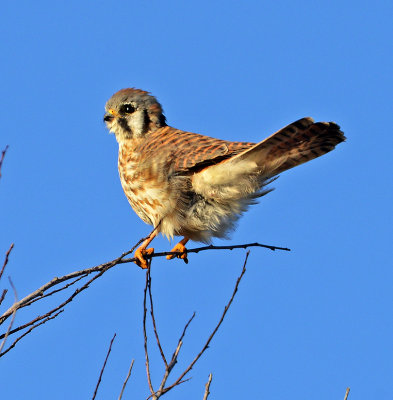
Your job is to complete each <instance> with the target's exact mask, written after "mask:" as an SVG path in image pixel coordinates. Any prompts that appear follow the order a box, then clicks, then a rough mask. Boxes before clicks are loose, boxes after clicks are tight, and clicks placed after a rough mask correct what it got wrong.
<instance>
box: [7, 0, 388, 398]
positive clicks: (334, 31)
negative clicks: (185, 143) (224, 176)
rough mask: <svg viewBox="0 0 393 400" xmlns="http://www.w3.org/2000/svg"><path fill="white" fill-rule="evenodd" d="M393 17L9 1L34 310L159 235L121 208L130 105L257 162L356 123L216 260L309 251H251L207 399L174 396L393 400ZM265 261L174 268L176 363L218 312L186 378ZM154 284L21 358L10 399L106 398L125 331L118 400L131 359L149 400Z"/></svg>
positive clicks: (100, 306) (326, 6) (25, 255)
mask: <svg viewBox="0 0 393 400" xmlns="http://www.w3.org/2000/svg"><path fill="white" fill-rule="evenodd" d="M392 11H393V6H392V3H391V2H388V1H374V2H371V1H356V2H355V1H330V2H318V1H300V2H291V1H276V2H263V1H262V2H261V1H244V2H238V1H228V0H227V1H225V2H224V1H215V2H211V1H205V0H201V1H198V2H193V1H188V2H180V1H172V0H169V1H165V2H160V1H157V0H152V1H130V0H129V1H119V2H103V1H94V2H93V1H84V2H80V1H74V0H70V1H67V2H49V1H36V2H34V4H33V3H31V2H28V1H25V0H22V1H19V2H7V3H5V4H4V5H3V6H2V12H1V16H0V20H1V23H0V33H1V37H2V40H1V43H0V51H1V55H2V62H1V64H0V76H1V89H0V90H1V96H0V113H1V120H2V122H3V129H2V133H1V136H0V139H1V140H0V148H3V147H5V145H6V144H8V145H9V146H10V147H9V151H8V153H7V155H6V159H5V161H4V165H3V169H2V175H3V176H2V178H1V180H0V190H1V194H0V209H1V216H0V219H1V229H0V254H5V252H6V250H7V249H8V247H9V245H10V243H11V242H15V249H14V251H13V253H12V255H11V258H10V263H9V265H8V267H7V271H6V275H10V276H11V277H12V280H13V282H14V284H15V286H16V288H17V290H18V294H19V297H23V296H24V295H26V294H28V293H30V292H32V291H33V290H35V289H36V288H38V287H39V286H41V285H42V284H44V283H45V282H47V281H49V280H50V279H52V278H53V277H55V276H61V275H64V274H66V273H69V272H71V271H74V270H78V269H82V268H86V267H90V266H93V265H96V264H100V263H102V262H104V261H107V260H111V259H113V258H115V257H117V256H118V255H120V254H121V253H122V252H123V251H125V250H127V249H129V248H130V247H131V246H132V245H133V244H134V243H135V242H136V241H137V240H138V239H139V238H140V237H142V236H145V235H146V234H147V233H148V232H149V229H150V228H149V227H148V226H146V225H145V224H144V223H143V222H142V221H141V220H139V219H138V217H137V216H136V215H135V214H134V213H133V211H132V209H131V208H130V206H129V205H128V203H127V200H126V198H125V196H124V194H123V192H122V189H121V186H120V182H119V178H118V175H117V144H116V141H115V138H114V137H113V136H112V135H109V134H108V133H107V131H106V129H105V126H104V124H103V123H102V117H103V113H104V104H105V102H106V100H107V99H108V98H109V97H110V96H111V95H112V94H113V93H114V92H115V91H117V90H118V89H121V88H123V87H138V88H142V89H145V90H149V91H151V92H152V93H153V94H154V95H155V96H157V97H158V99H159V101H160V102H161V103H162V104H163V107H164V110H165V114H166V116H167V120H168V123H169V124H171V125H172V126H175V127H176V128H179V129H185V130H189V131H193V132H198V133H203V134H206V135H210V136H215V137H219V138H223V139H228V140H245V141H255V142H256V141H259V140H262V139H263V138H264V137H266V136H267V135H269V134H271V133H272V132H274V131H276V130H278V129H279V128H281V127H282V126H284V125H286V124H288V123H290V122H292V121H294V120H296V119H298V118H300V117H303V116H312V117H314V118H315V119H317V120H322V121H326V120H327V121H330V120H332V121H336V122H337V123H339V124H340V125H341V127H342V129H343V131H344V132H345V134H346V136H347V138H348V141H347V142H346V143H344V144H342V145H340V146H338V148H337V149H336V150H335V151H334V152H332V153H330V154H328V155H326V156H324V157H322V158H320V159H318V160H314V161H312V162H310V163H307V164H306V165H303V166H300V167H298V168H296V169H294V170H291V171H289V172H287V173H284V174H282V176H281V177H280V178H279V179H278V180H277V181H276V182H275V183H274V186H275V188H276V190H275V191H274V192H272V193H270V194H269V195H268V196H266V197H264V198H263V199H262V201H261V204H259V205H257V206H254V207H253V208H252V209H251V210H250V211H249V212H248V213H247V215H245V216H244V217H243V218H242V220H241V221H240V224H239V226H238V229H237V230H236V231H235V232H234V234H233V235H232V238H231V240H230V241H226V242H223V241H218V240H217V241H215V244H224V243H225V244H231V243H244V242H254V241H259V242H262V243H267V244H273V245H278V246H287V247H290V248H291V249H292V252H290V253H283V252H276V253H272V252H269V251H268V250H263V249H253V250H252V251H251V255H250V258H249V262H248V271H247V273H246V275H245V277H244V280H243V282H242V283H241V285H240V290H239V293H238V295H237V298H236V299H235V302H234V304H233V307H232V309H231V310H230V312H229V314H228V316H227V318H226V320H225V321H224V324H223V325H222V327H221V329H220V331H219V333H218V334H217V336H216V337H215V339H214V341H213V342H212V345H211V347H210V349H209V350H208V351H207V353H206V354H205V356H204V357H203V359H202V360H201V361H200V363H199V364H197V366H196V367H195V368H194V369H193V370H192V372H191V376H192V377H193V379H192V380H191V381H190V382H188V383H185V384H184V385H183V386H181V387H179V388H178V389H176V390H174V391H173V392H171V393H170V394H168V395H167V398H171V399H185V398H190V399H194V398H195V399H199V398H200V399H202V397H203V390H204V384H205V382H206V380H207V376H208V374H209V373H210V372H212V373H213V382H212V385H211V398H212V399H213V398H214V399H220V398H226V399H240V398H268V399H270V400H275V399H310V398H318V399H320V400H324V399H326V400H327V399H329V400H331V399H340V398H343V397H344V393H345V388H346V387H347V386H350V387H351V394H350V397H349V398H350V399H351V398H352V399H371V398H377V399H389V398H392V397H393V386H392V385H391V377H392V373H393V344H392V343H393V341H392V337H393V319H392V304H393V291H392V283H393V272H392V271H393V268H392V262H391V245H392V218H391V208H392V201H393V199H392V194H393V189H392V185H391V182H392V175H391V171H392V168H391V158H392V157H391V149H392V145H393V141H392V134H391V127H392V122H393V121H392V89H393V85H392V83H393V79H392V70H393V65H392V64H393V63H392V61H393V51H392V50H393V49H392V34H393V29H392V17H393V15H392V14H393V13H392ZM194 245H197V244H194V243H193V244H191V245H190V246H191V247H194ZM170 246H171V244H169V243H168V242H167V241H166V240H164V239H162V238H160V239H157V240H156V241H155V242H154V247H155V248H156V249H157V250H168V249H170ZM244 256H245V252H244V251H243V250H236V251H233V252H206V253H201V254H199V255H197V256H195V255H191V256H190V257H189V260H190V263H189V264H188V265H187V266H186V265H185V264H183V263H182V262H180V261H178V260H176V261H172V262H168V261H166V260H156V261H155V262H154V265H153V271H152V275H153V291H154V295H155V299H156V300H155V308H156V312H157V322H158V325H159V330H160V332H161V333H162V338H163V345H164V349H165V350H166V351H167V352H168V353H170V354H171V353H172V351H173V349H174V346H175V345H176V341H177V338H178V336H179V334H180V333H181V330H182V328H183V326H184V323H185V322H186V321H187V319H188V318H189V317H190V316H191V314H192V312H193V311H196V312H197V316H196V319H195V320H194V322H193V323H192V325H191V327H190V330H189V333H188V336H187V337H186V340H185V343H184V348H183V353H182V356H181V358H180V361H179V365H178V366H177V367H176V368H178V369H177V370H176V371H180V370H181V368H182V367H184V365H186V364H187V363H188V362H189V361H190V360H191V359H192V358H193V356H194V355H195V352H197V351H199V348H200V347H201V346H202V344H203V343H204V341H205V339H206V338H207V336H208V335H209V333H210V331H211V329H212V328H213V326H214V325H215V323H216V321H217V320H218V319H219V317H220V314H221V312H222V309H223V307H224V305H225V303H226V302H227V300H228V298H229V297H230V294H231V291H232V289H233V285H234V283H235V281H236V278H237V276H238V274H239V273H240V270H241V267H242V263H243V260H244ZM6 282H7V281H6V279H4V280H3V282H2V284H3V285H6ZM143 285H144V273H143V272H142V271H141V270H139V269H137V268H136V267H135V266H134V265H131V264H126V265H120V266H118V267H116V268H114V269H112V270H111V271H109V272H107V273H106V274H105V275H104V276H103V277H102V278H101V279H100V280H98V281H97V282H96V283H95V284H94V285H92V286H91V287H90V288H89V290H87V291H85V292H84V293H83V294H81V295H80V296H79V297H78V298H77V299H76V300H75V301H74V302H73V303H72V304H70V305H69V306H68V307H67V308H66V310H65V312H64V313H63V314H62V315H61V316H60V317H58V318H57V319H56V320H54V321H51V322H50V323H48V324H46V325H45V326H43V327H41V328H39V329H37V330H36V331H35V332H34V333H32V334H31V335H29V336H28V337H27V338H26V339H25V340H24V341H22V342H21V343H20V344H19V345H18V346H17V347H16V348H15V349H14V350H13V351H11V352H10V353H9V354H8V355H7V356H6V357H5V358H4V359H2V362H1V364H0V386H1V393H2V397H3V398H7V399H8V398H12V399H27V398H29V399H38V398H40V399H42V398H48V399H70V398H73V399H85V398H91V395H92V393H93V391H94V386H95V384H96V382H97V377H98V374H99V371H100V368H101V365H102V362H103V360H104V357H105V354H106V350H107V346H108V344H109V341H110V339H111V337H112V335H113V333H114V332H116V333H117V338H116V341H115V343H114V345H113V349H112V353H111V356H110V359H109V362H108V366H107V369H106V371H105V373H104V377H103V382H102V386H101V387H100V390H99V393H98V397H97V398H100V399H111V398H117V396H118V393H119V391H120V388H121V385H122V382H123V379H124V377H125V374H126V373H127V369H128V366H129V362H130V361H131V359H132V358H135V365H134V370H133V375H132V378H131V380H130V381H129V386H128V388H127V391H126V394H125V396H124V398H125V399H127V398H130V399H131V398H146V397H147V395H148V387H147V383H146V379H145V368H144V356H143V337H142V331H141V318H142V289H143ZM9 301H11V297H10V298H9ZM54 301H55V299H53V300H50V301H49V302H48V305H49V306H50V305H51V304H53V303H52V302H54ZM44 309H45V307H42V308H40V306H37V307H36V308H33V307H31V308H30V309H29V310H27V311H25V312H24V313H20V315H19V316H18V318H17V322H18V321H20V322H22V321H23V320H26V319H27V318H29V317H31V318H32V317H33V316H34V315H36V314H37V313H40V312H43V311H44ZM3 310H4V306H3ZM152 360H153V365H154V367H153V380H154V383H156V382H157V381H158V379H159V377H160V373H161V365H160V364H159V359H158V355H157V354H155V353H154V352H153V353H152ZM176 371H175V374H174V375H177V374H178V373H177V372H176Z"/></svg>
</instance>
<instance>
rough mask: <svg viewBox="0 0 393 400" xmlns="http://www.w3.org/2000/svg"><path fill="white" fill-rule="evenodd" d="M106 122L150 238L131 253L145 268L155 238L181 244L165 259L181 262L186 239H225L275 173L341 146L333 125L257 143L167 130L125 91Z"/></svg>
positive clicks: (150, 103) (313, 125) (293, 127)
mask: <svg viewBox="0 0 393 400" xmlns="http://www.w3.org/2000/svg"><path fill="white" fill-rule="evenodd" d="M105 110H106V113H105V115H104V121H105V123H106V126H107V128H108V129H109V131H110V132H112V133H114V134H115V136H116V140H117V142H118V144H119V159H118V168H119V174H120V181H121V185H122V187H123V190H124V193H125V195H126V196H127V199H128V201H129V203H130V204H131V206H132V208H133V209H134V211H135V212H136V213H137V214H138V216H139V217H140V218H141V219H142V220H143V221H144V222H146V223H147V224H150V225H153V227H154V228H155V229H154V230H153V232H152V233H151V234H150V235H149V236H148V237H147V238H146V239H145V240H144V242H143V243H142V244H141V245H140V247H138V249H137V250H136V252H135V258H136V263H137V264H138V265H139V266H140V267H141V268H147V267H148V263H147V258H148V256H149V255H151V254H152V253H153V252H154V249H152V248H149V249H148V248H147V247H148V245H149V244H150V242H151V241H152V240H153V239H154V237H155V236H157V235H158V234H159V233H160V232H161V233H162V234H163V235H164V236H166V237H167V238H168V239H172V238H173V237H174V236H182V237H183V239H182V240H181V241H180V242H179V243H178V244H177V245H176V246H175V247H174V248H173V249H172V250H171V252H173V253H174V254H170V255H169V256H167V258H168V259H172V258H174V257H178V258H182V259H183V260H184V261H186V262H187V251H186V248H185V245H186V243H187V242H188V241H189V240H194V241H198V242H204V243H210V241H211V239H212V238H213V237H219V238H226V237H227V236H228V233H229V232H231V231H232V230H233V229H234V227H235V224H236V221H237V220H238V219H239V217H240V216H241V215H242V214H243V213H244V212H245V211H246V210H247V209H248V207H249V206H250V205H252V204H255V203H256V202H257V199H258V198H259V197H261V196H264V195H265V194H267V193H268V192H270V191H271V190H272V189H268V188H267V185H268V184H269V183H271V181H272V180H273V179H275V177H277V175H278V174H280V173H281V172H283V171H286V170H288V169H290V168H293V167H296V166H297V165H300V164H303V163H305V162H307V161H310V160H312V159H314V158H317V157H320V156H322V155H323V154H326V153H328V152H329V151H331V150H333V149H334V148H335V146H336V145H337V144H339V143H341V142H343V141H344V140H345V136H344V134H343V132H341V130H340V127H339V126H338V125H337V124H336V123H334V122H314V120H313V119H312V118H302V119H300V120H298V121H296V122H293V123H292V124H290V125H288V126H286V127H285V128H282V129H280V130H279V131H277V132H276V133H273V134H272V135H271V136H269V137H268V138H266V139H264V140H262V141H261V142H259V143H251V142H230V141H226V140H220V139H215V138H212V137H209V136H204V135H200V134H197V133H192V132H186V131H182V130H179V129H175V128H172V127H171V126H169V125H167V123H166V118H165V116H164V114H163V109H162V107H161V104H160V103H159V102H158V101H157V100H156V98H155V97H153V96H152V95H151V94H150V93H149V92H146V91H143V90H140V89H134V88H128V89H122V90H120V91H118V92H117V93H115V94H114V95H113V96H112V97H111V98H110V99H109V100H108V101H107V103H106V105H105Z"/></svg>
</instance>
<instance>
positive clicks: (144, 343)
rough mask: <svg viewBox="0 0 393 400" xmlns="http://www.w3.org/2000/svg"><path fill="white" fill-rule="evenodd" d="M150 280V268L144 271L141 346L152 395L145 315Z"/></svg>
mask: <svg viewBox="0 0 393 400" xmlns="http://www.w3.org/2000/svg"><path fill="white" fill-rule="evenodd" d="M149 280H150V266H149V268H148V269H147V270H146V284H145V289H144V291H143V339H144V341H143V346H144V348H145V364H146V375H147V383H148V384H149V389H150V393H151V394H152V395H154V388H153V385H152V383H151V376H150V362H149V351H148V348H147V333H146V314H147V307H146V297H147V288H148V286H149Z"/></svg>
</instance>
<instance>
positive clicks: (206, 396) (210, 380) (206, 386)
mask: <svg viewBox="0 0 393 400" xmlns="http://www.w3.org/2000/svg"><path fill="white" fill-rule="evenodd" d="M212 378H213V375H212V373H210V374H209V379H208V381H207V382H206V385H205V394H204V395H203V400H207V398H208V397H209V394H210V384H211V383H212Z"/></svg>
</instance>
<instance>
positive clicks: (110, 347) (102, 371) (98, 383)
mask: <svg viewBox="0 0 393 400" xmlns="http://www.w3.org/2000/svg"><path fill="white" fill-rule="evenodd" d="M115 337H116V333H115V334H114V335H113V338H112V340H111V342H110V344H109V349H108V352H107V353H106V357H105V361H104V365H103V366H102V368H101V372H100V376H99V377H98V382H97V385H96V388H95V390H94V394H93V397H92V400H94V399H95V398H96V395H97V391H98V387H99V386H100V383H101V378H102V374H103V373H104V369H105V366H106V362H107V361H108V358H109V354H110V353H111V350H112V344H113V341H114V340H115Z"/></svg>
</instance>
